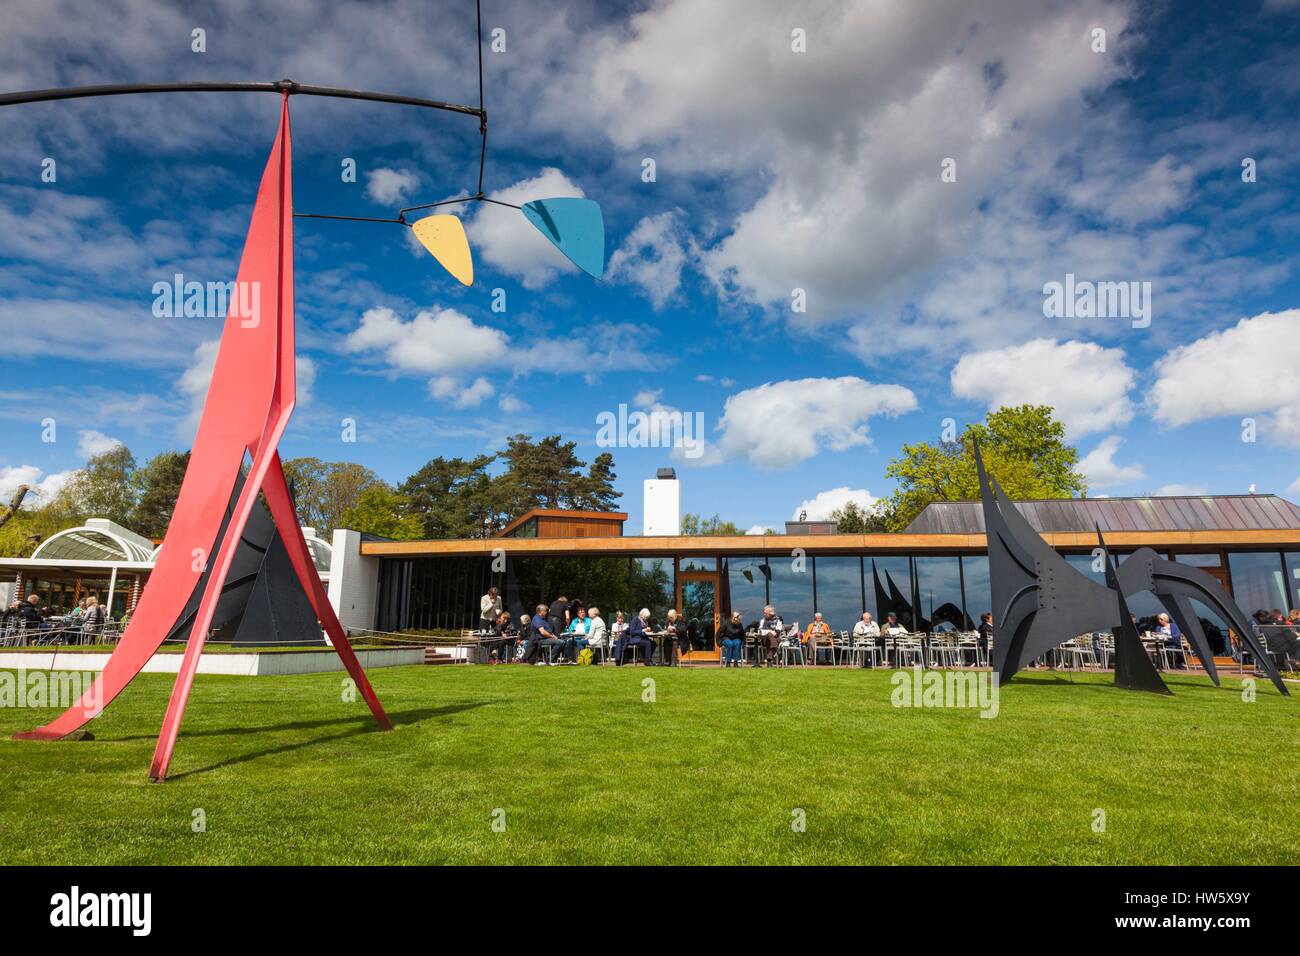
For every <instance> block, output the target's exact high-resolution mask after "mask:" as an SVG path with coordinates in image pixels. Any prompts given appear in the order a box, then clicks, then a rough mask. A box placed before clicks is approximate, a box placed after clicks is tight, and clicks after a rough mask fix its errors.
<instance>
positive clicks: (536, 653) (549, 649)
mask: <svg viewBox="0 0 1300 956" xmlns="http://www.w3.org/2000/svg"><path fill="white" fill-rule="evenodd" d="M546 611H547V607H546V605H545V604H539V605H537V613H536V614H534V615H533V619H532V621H531V622H530V623H529V630H530V633H529V639H528V653H527V654H526V655H524V663H525V664H537V665H539V666H541V665H543V664H554V663H555V657H556V655H558V654H559V653H560V651H562V650H563V649H564V641H562V640H560V639H559V638H558V637H556V636H555V632H554V631H552V630H551V625H550V622H549V621H548V620H547V619H546ZM543 650H545V651H546V656H547V657H548V658H550V660H539V659H538V658H539V657H540V656H541V654H542V651H543Z"/></svg>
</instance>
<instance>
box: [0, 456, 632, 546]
mask: <svg viewBox="0 0 1300 956" xmlns="http://www.w3.org/2000/svg"><path fill="white" fill-rule="evenodd" d="M189 458H190V454H189V452H188V451H185V452H178V451H164V452H159V453H158V454H157V455H154V456H153V457H152V458H150V459H148V460H147V461H146V462H144V463H143V464H139V463H137V462H136V459H135V456H134V455H133V454H132V453H131V451H130V449H129V448H127V447H126V446H125V445H117V446H115V447H113V448H111V449H109V450H108V451H105V452H103V453H101V454H98V455H95V456H94V457H92V458H91V459H90V460H89V461H87V462H86V464H85V467H83V468H81V469H79V470H78V471H76V472H75V473H74V474H73V475H72V477H71V478H70V479H69V480H68V482H67V483H66V484H65V485H64V486H63V487H62V488H61V489H60V490H59V492H58V493H57V494H56V495H55V496H54V497H53V499H52V500H50V501H48V502H44V503H40V504H37V505H36V506H35V507H33V504H34V501H33V498H32V497H31V496H28V497H27V498H26V499H20V500H25V501H26V502H27V506H26V507H18V508H15V509H14V512H13V514H12V515H11V516H10V520H9V521H8V522H7V523H4V524H3V525H0V554H5V555H9V556H14V557H26V556H29V555H30V554H31V553H32V551H33V550H35V548H36V546H37V545H38V544H40V542H41V541H43V540H44V539H45V538H47V537H49V536H50V535H52V534H54V533H55V532H57V531H61V530H63V529H64V528H68V527H73V526H75V525H78V524H81V523H82V522H84V521H85V520H86V519H87V518H107V519H109V520H110V521H114V522H116V523H117V524H120V525H122V526H124V527H126V528H129V529H131V530H132V531H134V532H136V533H137V534H140V535H144V536H145V537H148V538H162V537H163V536H164V535H165V534H166V532H167V525H168V523H169V522H170V521H171V516H172V510H173V509H174V508H175V507H176V499H177V497H178V496H179V494H180V487H181V481H182V480H183V479H184V477H185V469H186V467H187V466H188V465H189ZM284 472H285V477H286V478H287V479H288V481H289V484H290V486H291V488H292V489H293V493H294V502H295V504H296V506H297V510H298V520H299V521H301V522H302V524H303V525H304V526H308V527H312V528H315V529H316V531H317V533H318V534H319V535H321V536H322V537H326V538H328V537H329V535H330V533H331V532H332V531H333V530H334V529H335V528H352V529H354V530H357V531H363V532H366V533H369V534H375V535H381V536H383V537H388V538H398V539H412V538H482V537H490V536H492V535H493V534H495V533H496V532H498V531H500V530H501V529H502V528H504V527H505V526H506V525H507V524H508V523H509V522H510V521H512V520H513V519H514V518H516V517H518V516H519V515H521V514H523V513H524V512H526V511H528V510H529V509H530V508H578V509H583V510H590V511H610V510H613V509H614V507H615V506H616V505H617V502H618V499H619V497H620V496H621V493H620V492H619V491H617V490H616V489H615V488H614V480H615V478H616V477H617V476H616V475H615V473H614V456H613V455H612V454H610V453H609V452H601V453H600V454H598V455H597V456H596V457H595V458H594V459H592V461H591V462H590V464H588V463H587V462H585V461H583V460H582V459H581V458H579V456H578V454H577V443H576V442H572V441H564V440H563V439H562V438H561V437H560V436H559V435H549V436H547V437H545V438H542V439H540V440H534V439H533V438H531V437H530V436H528V435H522V434H521V435H512V436H511V437H510V438H508V439H507V440H506V447H505V448H503V449H501V450H500V451H498V452H496V453H495V454H491V455H476V456H474V457H472V458H446V457H443V456H439V457H437V458H434V459H432V460H431V461H429V462H427V463H426V464H425V465H424V466H423V467H421V468H420V469H419V470H418V471H416V472H415V473H414V474H412V475H410V476H409V477H407V478H406V479H405V480H404V481H402V482H399V483H397V484H395V485H394V484H390V483H388V482H386V481H384V480H383V479H381V478H380V477H379V476H378V475H376V474H375V472H374V471H372V470H371V469H369V468H367V467H365V466H364V465H360V464H357V463H356V462H350V461H323V460H321V459H319V458H310V457H308V458H293V459H289V460H288V461H286V462H284Z"/></svg>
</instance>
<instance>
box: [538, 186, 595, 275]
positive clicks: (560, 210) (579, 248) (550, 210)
mask: <svg viewBox="0 0 1300 956" xmlns="http://www.w3.org/2000/svg"><path fill="white" fill-rule="evenodd" d="M524 215H525V216H527V217H528V221H529V222H531V223H532V224H533V225H534V226H536V227H537V231H538V232H540V233H541V234H542V235H543V236H545V237H546V238H547V239H549V240H551V242H553V243H555V246H556V248H558V249H559V250H560V251H561V252H563V253H564V254H565V255H566V256H568V257H569V258H570V259H571V260H572V261H573V264H574V265H576V266H577V267H578V268H579V269H581V270H582V271H583V272H586V273H588V274H589V275H593V276H595V277H596V278H597V279H599V278H600V277H601V276H602V275H603V274H604V272H605V219H604V217H603V216H602V215H601V214H600V204H599V203H597V202H595V201H594V200H591V199H569V198H562V199H534V200H533V201H532V202H529V203H524Z"/></svg>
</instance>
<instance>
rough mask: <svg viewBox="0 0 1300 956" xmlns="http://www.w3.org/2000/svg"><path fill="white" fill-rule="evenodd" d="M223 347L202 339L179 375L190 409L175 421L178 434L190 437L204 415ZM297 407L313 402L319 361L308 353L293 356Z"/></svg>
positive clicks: (216, 341)
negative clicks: (182, 417) (205, 403)
mask: <svg viewBox="0 0 1300 956" xmlns="http://www.w3.org/2000/svg"><path fill="white" fill-rule="evenodd" d="M220 348H221V340H220V339H210V340H209V341H207V342H201V343H199V345H197V346H196V347H195V349H194V354H193V356H192V357H191V359H190V363H189V365H187V366H186V367H185V370H184V371H183V372H181V374H180V376H179V377H178V378H177V379H176V389H177V391H179V392H180V393H181V395H182V396H184V397H185V398H186V399H187V400H188V403H189V413H188V414H187V415H186V416H185V418H184V419H183V420H181V421H180V422H178V423H177V425H176V434H177V435H178V436H180V437H181V438H185V439H189V438H191V437H192V436H193V435H194V434H195V432H196V431H198V427H199V419H200V418H201V417H202V416H203V403H204V402H206V401H207V398H208V386H209V385H210V384H211V383H212V372H213V370H214V369H215V368H216V366H217V352H218V351H219V350H220ZM294 371H295V378H296V382H295V390H296V393H297V399H296V402H295V407H296V408H303V407H305V406H306V405H308V404H309V403H310V402H311V399H312V393H313V390H314V388H315V385H316V363H315V361H313V360H312V359H311V358H309V357H308V356H306V355H298V356H297V357H296V358H295V360H294Z"/></svg>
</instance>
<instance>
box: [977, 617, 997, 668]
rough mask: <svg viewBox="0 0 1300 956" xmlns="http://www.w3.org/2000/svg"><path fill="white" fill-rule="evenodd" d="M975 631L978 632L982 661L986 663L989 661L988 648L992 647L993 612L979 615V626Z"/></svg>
mask: <svg viewBox="0 0 1300 956" xmlns="http://www.w3.org/2000/svg"><path fill="white" fill-rule="evenodd" d="M977 630H978V632H979V648H980V653H981V654H983V655H984V659H985V660H986V661H987V660H990V657H989V648H990V647H992V646H993V612H992V611H985V612H984V613H983V614H981V615H980V626H979V627H978V628H977Z"/></svg>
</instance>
